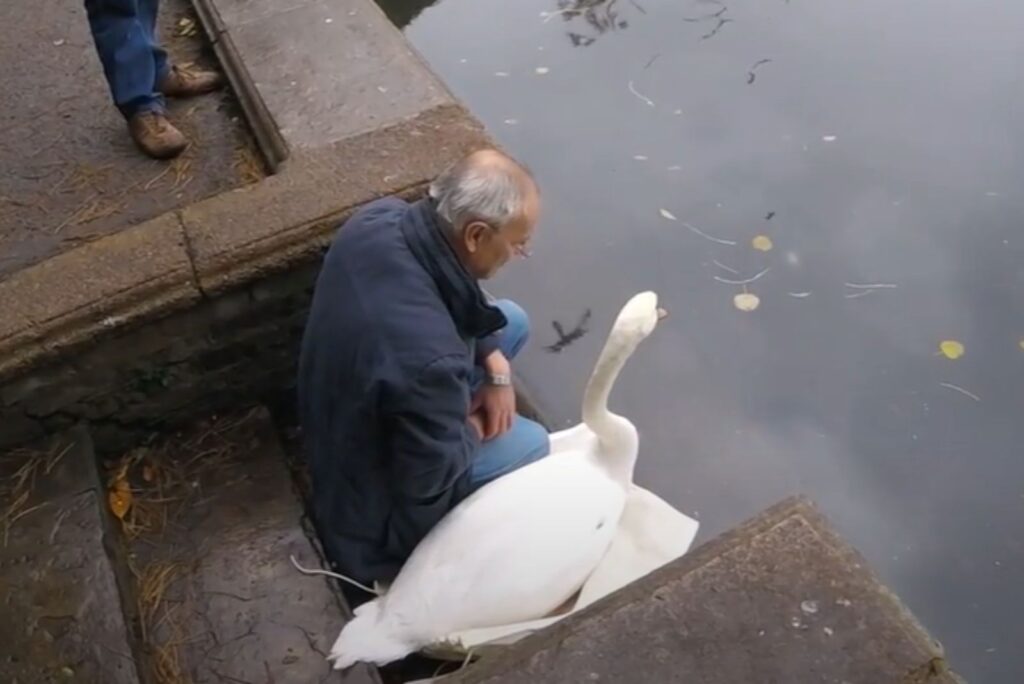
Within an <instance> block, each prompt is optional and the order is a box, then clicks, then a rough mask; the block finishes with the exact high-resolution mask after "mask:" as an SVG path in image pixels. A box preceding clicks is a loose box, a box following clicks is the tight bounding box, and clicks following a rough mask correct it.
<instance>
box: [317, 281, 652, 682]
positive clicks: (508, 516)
mask: <svg viewBox="0 0 1024 684" xmlns="http://www.w3.org/2000/svg"><path fill="white" fill-rule="evenodd" d="M657 304H658V298H657V295H655V294H654V293H653V292H643V293H641V294H638V295H636V296H634V297H633V298H632V299H630V300H629V302H627V303H626V305H625V306H624V307H623V308H622V310H621V311H620V312H619V315H618V317H617V318H616V320H615V324H614V325H613V327H612V331H611V333H610V335H609V337H608V340H607V342H606V343H605V347H604V350H603V351H602V352H601V356H600V358H599V359H598V361H597V364H596V366H595V368H594V371H593V373H592V374H591V377H590V381H589V382H588V384H587V389H586V392H585V393H584V400H583V421H584V422H583V424H582V425H580V426H577V427H576V428H573V429H571V430H568V431H563V432H562V433H560V434H557V435H555V436H553V440H552V453H551V455H550V456H548V457H547V458H544V459H541V460H540V461H537V462H535V463H532V464H530V465H528V466H526V467H523V468H520V469H519V470H516V471H514V472H512V473H510V474H508V475H505V476H504V477H501V478H499V479H497V480H495V481H494V482H491V483H490V484H488V485H486V486H484V487H481V488H480V489H479V490H478V491H477V492H475V493H474V494H473V495H471V496H469V497H468V498H466V499H465V500H464V501H463V502H462V503H460V504H459V505H458V506H456V507H455V508H454V509H453V510H452V511H451V512H450V513H449V514H448V515H447V516H445V517H444V519H442V520H441V522H440V523H438V524H437V526H435V527H434V529H433V530H431V532H430V533H429V534H428V535H427V536H426V537H425V538H424V539H423V541H421V542H420V544H419V545H418V546H417V547H416V549H415V550H414V551H413V553H412V555H411V556H410V558H409V560H408V561H407V562H406V563H405V565H404V566H403V568H402V570H401V572H400V573H399V574H398V576H397V577H396V578H395V580H394V582H393V583H392V584H391V585H390V587H388V590H387V592H386V593H385V594H384V595H383V596H380V597H378V598H376V599H374V600H372V601H370V602H368V603H365V604H363V605H362V606H359V607H358V608H357V609H356V610H355V614H354V616H353V618H352V620H351V621H349V622H348V623H347V624H346V625H345V626H344V627H343V628H342V630H341V634H340V635H339V636H338V638H337V640H336V641H335V643H334V646H333V647H332V648H331V653H330V655H329V656H328V659H329V660H331V661H332V662H333V663H334V667H335V669H339V670H340V669H344V668H346V667H349V666H350V665H353V664H355V663H357V662H370V663H375V664H378V665H383V664H386V663H389V662H392V661H394V660H398V659H400V658H403V657H405V656H406V655H408V654H410V653H412V652H414V651H417V650H419V649H420V648H422V647H424V646H427V645H429V644H433V643H437V642H439V641H443V640H444V639H445V638H446V637H448V636H449V635H453V634H456V633H459V632H464V631H466V630H472V629H481V628H488V627H496V626H500V625H507V624H510V623H516V622H521V621H525V620H532V619H535V618H541V617H544V616H546V615H549V614H550V613H551V612H552V611H554V610H555V609H556V608H558V607H559V606H561V605H562V604H564V603H565V602H566V601H567V600H568V599H570V598H571V597H572V596H573V595H574V594H575V593H576V592H577V591H579V590H580V588H581V587H582V586H583V584H584V582H586V580H587V578H588V577H589V576H590V574H591V573H592V572H593V571H594V569H595V567H597V565H598V563H599V562H600V561H601V559H602V558H603V557H604V555H605V554H606V553H607V552H608V549H609V545H610V544H611V542H612V540H613V538H614V537H615V534H616V530H617V529H618V525H619V519H620V516H621V515H622V511H623V506H624V504H625V501H626V496H627V493H628V491H629V489H630V487H631V484H632V478H633V466H634V464H635V463H636V456H637V447H638V439H637V431H636V428H635V427H634V426H633V424H632V423H630V422H629V421H628V420H627V419H625V418H623V417H622V416H617V415H615V414H613V413H611V412H610V411H609V410H608V395H609V393H610V392H611V388H612V385H613V383H614V382H615V379H616V377H617V376H618V374H619V372H620V371H621V370H622V367H623V366H624V365H625V363H626V360H627V359H628V358H629V357H630V355H631V354H632V353H633V351H634V350H635V349H636V347H637V345H639V344H640V342H641V341H642V340H643V339H644V338H646V337H647V336H648V335H649V334H650V333H651V332H652V331H653V330H654V328H655V326H656V325H657V323H658V320H659V318H661V316H662V315H663V312H661V310H659V309H658V306H657Z"/></svg>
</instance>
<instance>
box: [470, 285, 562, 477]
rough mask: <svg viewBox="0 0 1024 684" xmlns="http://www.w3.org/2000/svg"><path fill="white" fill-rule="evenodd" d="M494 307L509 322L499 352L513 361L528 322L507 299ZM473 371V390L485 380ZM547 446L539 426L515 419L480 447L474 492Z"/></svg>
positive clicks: (535, 457) (523, 341)
mask: <svg viewBox="0 0 1024 684" xmlns="http://www.w3.org/2000/svg"><path fill="white" fill-rule="evenodd" d="M496 305H497V306H498V308H500V309H501V311H502V313H504V314H505V318H506V319H507V320H508V325H506V326H505V327H504V328H503V329H502V330H501V332H500V333H499V340H500V342H499V344H500V346H501V351H502V353H503V354H504V355H505V357H506V358H508V359H509V360H512V359H513V358H515V356H516V355H517V354H518V353H519V351H520V350H521V349H522V348H523V347H524V346H525V345H526V341H527V340H528V339H529V336H530V323H529V318H528V317H527V315H526V312H525V311H523V309H522V307H520V306H519V305H518V304H516V303H514V302H512V301H509V300H507V299H503V300H499V301H498V302H497V303H496ZM476 370H477V372H476V374H475V377H474V383H473V384H474V390H475V389H476V388H477V387H479V385H480V383H481V382H482V381H483V377H484V372H483V369H482V368H478V369H476ZM550 446H551V445H550V442H549V440H548V432H547V430H545V429H544V427H543V426H542V425H540V424H539V423H535V422H534V421H532V420H529V419H528V418H523V417H522V416H518V415H517V416H516V417H515V419H514V420H513V422H512V428H511V429H510V430H509V431H508V432H506V433H505V434H503V435H501V436H500V437H497V438H495V439H492V440H491V441H489V442H484V443H483V444H482V445H481V446H480V451H479V452H477V455H476V458H475V459H474V460H473V465H472V467H471V470H470V481H471V483H472V487H473V489H474V490H475V489H478V488H479V487H482V486H483V485H485V484H487V483H488V482H491V481H492V480H495V479H497V478H499V477H501V476H502V475H507V474H508V473H510V472H512V471H513V470H515V469H517V468H521V467H523V466H524V465H527V464H529V463H533V462H534V461H536V460H538V459H540V458H543V457H544V456H547V454H548V451H549V450H550Z"/></svg>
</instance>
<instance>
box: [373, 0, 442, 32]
mask: <svg viewBox="0 0 1024 684" xmlns="http://www.w3.org/2000/svg"><path fill="white" fill-rule="evenodd" d="M436 2H437V0H378V2H377V4H378V5H379V6H380V8H381V9H382V10H384V13H385V14H386V15H388V19H390V20H391V21H392V23H394V25H395V26H397V27H398V28H405V27H406V26H408V25H409V24H411V23H412V21H413V19H415V18H416V17H418V16H419V15H420V12H422V11H423V10H425V9H426V8H428V7H430V6H431V5H433V4H435V3H436Z"/></svg>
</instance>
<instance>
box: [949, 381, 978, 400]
mask: <svg viewBox="0 0 1024 684" xmlns="http://www.w3.org/2000/svg"><path fill="white" fill-rule="evenodd" d="M939 384H940V385H942V386H943V387H945V388H946V389H951V390H953V391H954V392H959V393H960V394H962V395H964V396H965V397H970V398H971V399H973V400H974V401H981V397H979V396H978V395H977V394H975V393H974V392H968V391H967V390H965V389H964V388H963V387H960V386H959V385H954V384H953V383H951V382H940V383H939Z"/></svg>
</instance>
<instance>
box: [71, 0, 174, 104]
mask: <svg viewBox="0 0 1024 684" xmlns="http://www.w3.org/2000/svg"><path fill="white" fill-rule="evenodd" d="M158 4H159V3H158V0H85V9H86V12H87V13H88V15H89V28H90V30H91V31H92V37H93V41H94V42H95V43H96V51H97V53H99V57H100V62H102V63H103V73H104V75H105V76H106V77H107V84H108V85H109V86H110V94H111V95H112V96H113V98H114V104H116V105H117V108H118V109H119V110H121V113H122V114H124V116H125V117H130V116H132V115H133V114H136V113H138V112H141V111H163V109H164V100H163V96H162V95H160V94H159V93H157V92H156V82H157V78H158V76H160V75H161V73H160V72H159V71H158V70H166V68H167V66H166V63H167V59H166V53H165V52H164V50H163V49H162V48H160V47H158V46H157V44H156V16H157V10H158Z"/></svg>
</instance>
